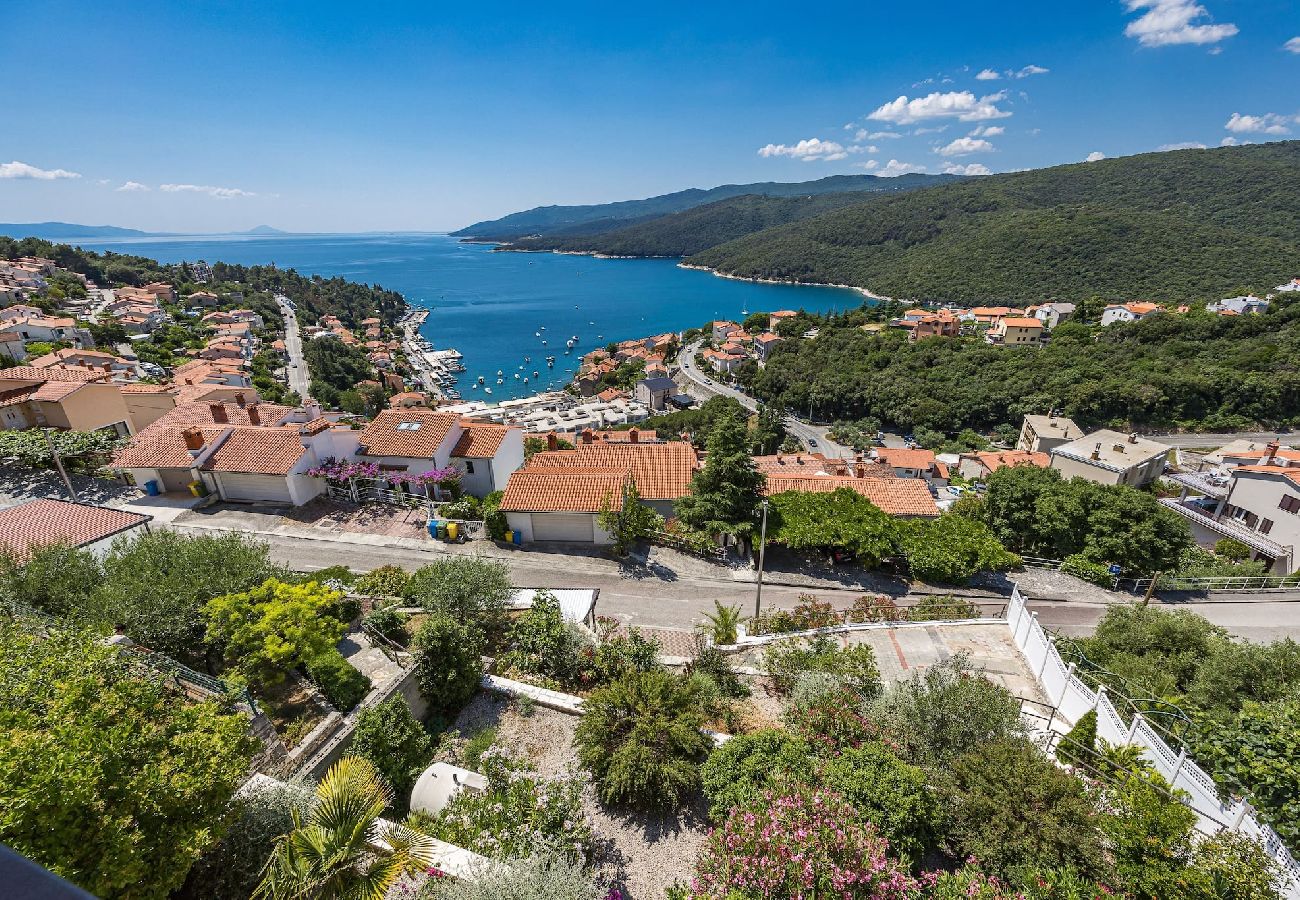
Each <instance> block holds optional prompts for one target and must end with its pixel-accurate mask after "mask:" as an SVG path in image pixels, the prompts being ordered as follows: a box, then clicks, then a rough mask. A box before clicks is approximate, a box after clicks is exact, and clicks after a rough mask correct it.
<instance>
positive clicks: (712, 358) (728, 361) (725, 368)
mask: <svg viewBox="0 0 1300 900" xmlns="http://www.w3.org/2000/svg"><path fill="white" fill-rule="evenodd" d="M702 355H703V356H704V361H705V362H707V363H708V364H709V366H710V367H711V368H712V369H713V371H715V372H727V373H730V372H734V371H736V370H737V369H739V368H740V367H741V365H742V364H744V362H745V355H744V354H743V353H723V352H720V351H718V350H705V351H704V353H703V354H702Z"/></svg>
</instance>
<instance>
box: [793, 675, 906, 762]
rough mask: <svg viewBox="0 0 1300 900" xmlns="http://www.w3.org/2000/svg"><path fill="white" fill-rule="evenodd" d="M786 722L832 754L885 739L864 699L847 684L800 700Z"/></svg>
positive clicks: (816, 746) (803, 736) (804, 737)
mask: <svg viewBox="0 0 1300 900" xmlns="http://www.w3.org/2000/svg"><path fill="white" fill-rule="evenodd" d="M785 721H786V724H787V725H788V726H789V728H790V730H791V731H793V732H794V733H795V734H797V735H799V736H800V737H802V738H803V739H804V740H806V741H808V742H809V743H810V744H812V745H813V746H814V748H816V749H817V750H819V751H820V752H822V753H828V754H832V755H834V754H836V753H839V752H840V751H841V750H845V749H848V748H850V747H861V746H863V745H864V744H867V743H869V742H871V741H877V740H880V739H881V738H882V735H881V731H880V728H879V727H878V726H877V725H876V724H875V723H874V722H872V721H871V720H870V719H868V718H867V716H866V714H865V712H864V710H863V703H862V696H861V695H860V694H859V693H858V692H857V691H856V690H854V689H853V688H851V687H848V686H845V685H831V686H829V687H827V688H826V689H825V690H824V691H820V692H817V693H816V694H815V695H814V696H813V697H812V698H811V699H810V700H808V701H806V702H798V700H797V702H795V703H794V704H792V705H791V706H790V708H789V709H787V710H786V712H785Z"/></svg>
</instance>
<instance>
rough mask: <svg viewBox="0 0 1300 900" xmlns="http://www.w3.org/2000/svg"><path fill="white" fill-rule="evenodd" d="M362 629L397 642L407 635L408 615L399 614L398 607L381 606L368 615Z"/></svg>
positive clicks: (363, 621) (362, 622)
mask: <svg viewBox="0 0 1300 900" xmlns="http://www.w3.org/2000/svg"><path fill="white" fill-rule="evenodd" d="M361 627H362V628H365V629H366V630H367V631H373V632H375V633H376V634H380V635H383V636H384V637H386V638H388V640H390V641H396V640H399V639H400V638H401V637H402V636H403V635H404V634H405V633H406V614H405V613H401V612H398V611H397V607H396V606H381V607H379V608H378V609H372V610H371V611H370V612H368V613H366V617H365V618H364V619H362V620H361Z"/></svg>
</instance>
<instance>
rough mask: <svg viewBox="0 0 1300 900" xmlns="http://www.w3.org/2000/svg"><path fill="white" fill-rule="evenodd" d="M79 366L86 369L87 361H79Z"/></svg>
mask: <svg viewBox="0 0 1300 900" xmlns="http://www.w3.org/2000/svg"><path fill="white" fill-rule="evenodd" d="M77 365H79V366H81V367H82V368H83V369H84V368H85V367H86V365H87V363H86V361H85V360H84V359H79V360H77Z"/></svg>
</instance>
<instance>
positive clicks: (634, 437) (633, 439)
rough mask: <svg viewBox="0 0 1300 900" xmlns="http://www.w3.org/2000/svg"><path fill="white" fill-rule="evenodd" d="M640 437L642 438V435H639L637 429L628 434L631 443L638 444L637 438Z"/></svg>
mask: <svg viewBox="0 0 1300 900" xmlns="http://www.w3.org/2000/svg"><path fill="white" fill-rule="evenodd" d="M639 437H641V435H640V434H638V433H637V430H636V429H635V428H633V429H632V430H631V431H629V432H628V433H627V439H628V441H629V442H630V443H633V444H635V443H636V442H637V438H639Z"/></svg>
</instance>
